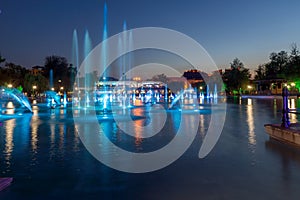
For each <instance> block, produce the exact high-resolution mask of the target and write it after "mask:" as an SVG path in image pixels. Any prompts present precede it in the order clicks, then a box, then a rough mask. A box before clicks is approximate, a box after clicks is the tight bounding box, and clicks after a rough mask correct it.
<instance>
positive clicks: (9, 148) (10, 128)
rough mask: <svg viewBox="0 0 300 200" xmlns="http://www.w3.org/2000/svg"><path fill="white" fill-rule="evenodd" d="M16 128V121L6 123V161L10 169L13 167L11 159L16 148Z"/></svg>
mask: <svg viewBox="0 0 300 200" xmlns="http://www.w3.org/2000/svg"><path fill="white" fill-rule="evenodd" d="M15 127H16V119H11V120H7V121H6V123H5V129H6V137H5V150H4V153H5V161H6V164H7V165H8V168H9V167H10V165H11V157H12V152H13V148H14V142H13V139H14V129H15Z"/></svg>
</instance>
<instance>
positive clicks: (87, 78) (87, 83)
mask: <svg viewBox="0 0 300 200" xmlns="http://www.w3.org/2000/svg"><path fill="white" fill-rule="evenodd" d="M91 50H92V42H91V38H90V36H89V32H88V30H86V31H85V34H84V58H86V57H87V56H88V54H89V53H90V51H91ZM84 65H85V66H84V91H85V101H84V106H85V107H89V103H90V100H89V99H90V98H89V95H90V90H91V88H92V87H91V86H92V85H91V81H92V80H91V74H90V73H91V64H90V62H89V60H88V59H87V60H86V61H85V62H84Z"/></svg>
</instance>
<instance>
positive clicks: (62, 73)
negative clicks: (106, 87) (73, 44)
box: [0, 55, 77, 94]
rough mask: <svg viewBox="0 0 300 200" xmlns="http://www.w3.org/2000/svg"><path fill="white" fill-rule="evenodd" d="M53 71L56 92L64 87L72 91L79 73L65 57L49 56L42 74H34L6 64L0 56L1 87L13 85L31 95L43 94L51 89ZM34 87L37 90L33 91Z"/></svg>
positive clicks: (25, 69)
mask: <svg viewBox="0 0 300 200" xmlns="http://www.w3.org/2000/svg"><path fill="white" fill-rule="evenodd" d="M51 69H52V70H53V84H54V85H53V87H54V88H55V90H58V89H59V87H63V88H64V90H65V91H71V90H72V89H73V88H72V87H73V83H74V77H75V75H76V73H77V71H76V68H75V67H73V65H72V64H69V63H68V61H67V59H66V58H65V57H61V56H47V57H46V58H45V61H44V66H43V69H42V70H41V72H40V73H37V74H33V73H32V70H31V69H27V68H25V67H22V66H20V65H16V64H14V63H12V62H6V59H5V58H3V57H2V56H1V55H0V86H6V87H7V86H9V85H12V86H13V87H15V88H18V89H19V90H21V91H22V92H27V93H29V94H30V93H32V92H38V93H41V92H44V91H46V90H49V89H51V88H50V85H49V84H50V83H49V80H50V77H49V76H50V70H51ZM59 80H60V81H59ZM33 86H36V88H35V89H33Z"/></svg>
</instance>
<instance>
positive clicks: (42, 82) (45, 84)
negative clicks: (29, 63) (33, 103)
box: [24, 73, 49, 93]
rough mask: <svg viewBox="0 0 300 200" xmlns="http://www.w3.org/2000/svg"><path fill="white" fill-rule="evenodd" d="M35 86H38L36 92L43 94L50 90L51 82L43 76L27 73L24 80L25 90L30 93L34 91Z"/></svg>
mask: <svg viewBox="0 0 300 200" xmlns="http://www.w3.org/2000/svg"><path fill="white" fill-rule="evenodd" d="M33 86H36V89H35V91H36V92H39V93H41V92H44V91H46V90H48V88H49V81H48V79H47V78H45V77H44V76H43V75H41V74H38V75H33V74H30V73H27V74H26V75H25V78H24V90H25V91H27V92H29V93H30V92H32V91H33Z"/></svg>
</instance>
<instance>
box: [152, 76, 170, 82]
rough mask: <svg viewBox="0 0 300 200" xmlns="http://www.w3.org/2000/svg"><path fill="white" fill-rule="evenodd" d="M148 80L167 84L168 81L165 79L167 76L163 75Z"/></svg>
mask: <svg viewBox="0 0 300 200" xmlns="http://www.w3.org/2000/svg"><path fill="white" fill-rule="evenodd" d="M150 80H152V81H160V82H163V83H167V80H168V79H167V76H166V75H165V74H158V75H155V76H153V77H152V78H151V79H150Z"/></svg>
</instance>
